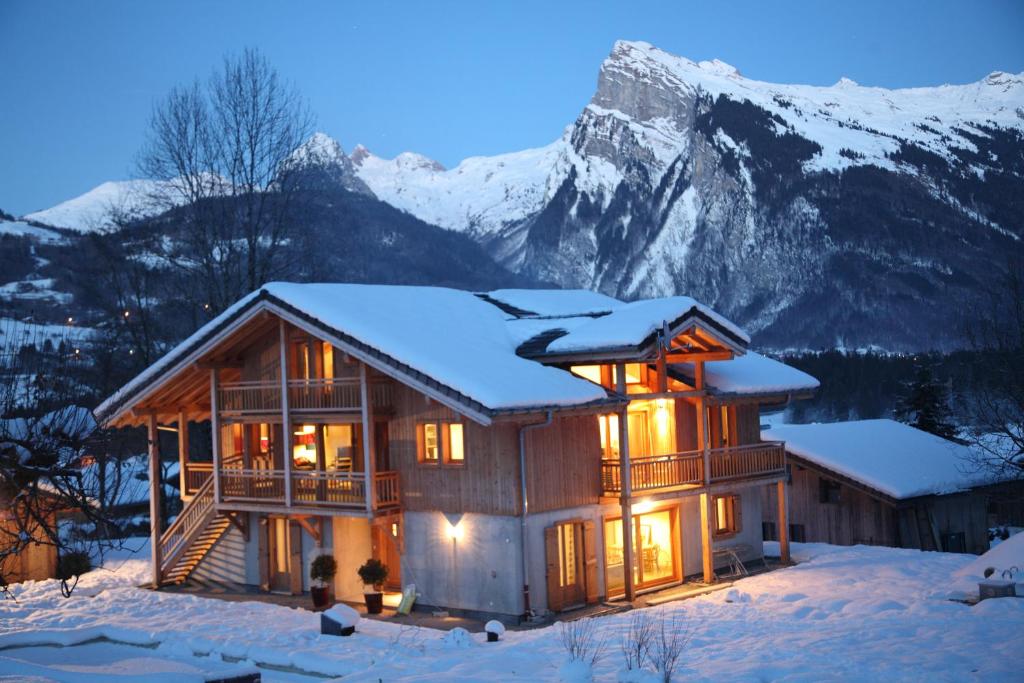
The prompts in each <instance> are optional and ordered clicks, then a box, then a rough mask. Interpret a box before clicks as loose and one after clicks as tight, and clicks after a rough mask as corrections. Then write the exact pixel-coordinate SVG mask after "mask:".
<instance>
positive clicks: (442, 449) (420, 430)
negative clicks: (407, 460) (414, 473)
mask: <svg viewBox="0 0 1024 683" xmlns="http://www.w3.org/2000/svg"><path fill="white" fill-rule="evenodd" d="M417 442H418V443H417V449H416V450H417V452H418V455H419V461H420V462H421V463H425V464H428V465H438V464H441V463H444V464H446V465H462V464H464V463H465V461H466V442H465V427H464V425H463V424H462V423H461V422H424V423H423V424H420V425H419V426H418V427H417Z"/></svg>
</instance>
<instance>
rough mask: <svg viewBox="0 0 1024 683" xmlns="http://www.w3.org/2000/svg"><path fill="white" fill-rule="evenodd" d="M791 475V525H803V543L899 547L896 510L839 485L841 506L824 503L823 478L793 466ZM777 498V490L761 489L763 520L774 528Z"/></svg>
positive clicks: (771, 488)
mask: <svg viewBox="0 0 1024 683" xmlns="http://www.w3.org/2000/svg"><path fill="white" fill-rule="evenodd" d="M791 472H792V482H791V483H790V484H789V523H790V524H791V525H796V524H799V525H803V527H804V535H805V538H804V540H806V541H807V542H821V543H832V544H835V545H855V544H858V543H863V544H867V545H889V546H899V545H900V544H899V538H898V535H897V531H896V510H895V509H894V508H893V506H891V505H890V504H888V503H886V502H883V501H881V500H879V499H878V498H875V497H872V496H870V495H868V494H867V493H865V492H863V491H860V490H857V489H854V488H852V487H850V486H848V485H846V484H841V485H840V486H841V488H840V492H839V502H838V503H821V502H819V496H820V493H819V491H820V488H819V487H820V485H821V484H820V483H819V482H820V481H821V479H822V475H821V474H820V473H819V472H817V471H815V470H811V469H808V468H806V467H801V466H798V465H796V464H794V463H792V462H791ZM826 479H828V478H827V477H826ZM775 495H776V494H775V487H774V486H764V487H762V488H761V496H762V504H761V511H762V512H761V514H762V519H763V520H764V521H766V522H772V523H773V524H777V523H778V520H777V505H776V502H775ZM776 533H777V532H776Z"/></svg>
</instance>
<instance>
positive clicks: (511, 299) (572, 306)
mask: <svg viewBox="0 0 1024 683" xmlns="http://www.w3.org/2000/svg"><path fill="white" fill-rule="evenodd" d="M487 296H489V297H490V298H492V299H494V300H495V301H499V302H501V303H503V304H506V305H508V306H512V307H514V308H518V309H520V310H522V311H526V312H528V313H532V314H534V315H538V316H542V317H554V318H559V317H569V316H577V315H604V314H606V313H611V312H612V311H613V310H615V309H616V308H619V307H621V306H623V305H624V304H623V303H622V302H621V301H619V300H618V299H613V298H612V297H610V296H606V295H604V294H599V293H598V292H592V291H590V290H588V289H496V290H494V291H493V292H487Z"/></svg>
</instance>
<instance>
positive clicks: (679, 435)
mask: <svg viewBox="0 0 1024 683" xmlns="http://www.w3.org/2000/svg"><path fill="white" fill-rule="evenodd" d="M676 441H677V443H678V446H677V448H678V449H679V451H680V452H681V453H685V452H686V451H695V450H697V407H696V406H694V405H693V404H692V403H687V402H686V401H683V400H681V399H677V400H676Z"/></svg>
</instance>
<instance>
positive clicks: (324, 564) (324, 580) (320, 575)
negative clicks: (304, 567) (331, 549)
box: [309, 555, 338, 586]
mask: <svg viewBox="0 0 1024 683" xmlns="http://www.w3.org/2000/svg"><path fill="white" fill-rule="evenodd" d="M337 573H338V561H337V560H335V559H334V556H333V555H318V556H317V557H316V558H315V559H314V560H313V564H311V565H310V567H309V578H310V579H312V580H313V581H316V582H317V583H318V584H320V585H321V586H326V585H327V584H329V583H330V582H331V581H332V580H333V579H334V575H335V574H337Z"/></svg>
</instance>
